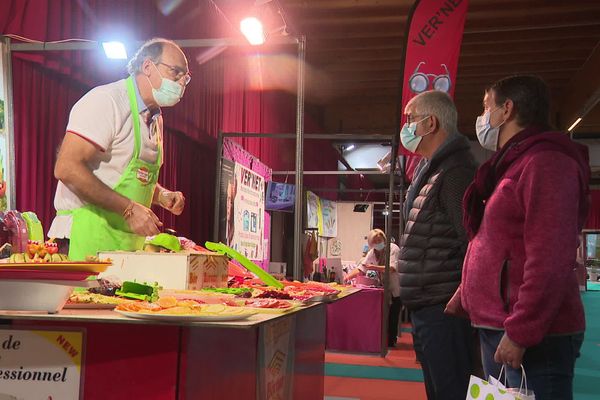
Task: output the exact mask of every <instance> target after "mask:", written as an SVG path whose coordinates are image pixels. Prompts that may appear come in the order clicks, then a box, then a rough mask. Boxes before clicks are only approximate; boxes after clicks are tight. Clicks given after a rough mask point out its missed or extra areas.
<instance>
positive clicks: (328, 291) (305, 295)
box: [238, 281, 340, 303]
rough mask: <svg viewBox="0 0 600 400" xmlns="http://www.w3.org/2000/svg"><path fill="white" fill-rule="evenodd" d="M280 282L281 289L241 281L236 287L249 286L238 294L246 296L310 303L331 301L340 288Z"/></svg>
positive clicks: (316, 284) (308, 283) (315, 283)
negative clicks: (246, 290)
mask: <svg viewBox="0 0 600 400" xmlns="http://www.w3.org/2000/svg"><path fill="white" fill-rule="evenodd" d="M282 283H283V285H284V287H283V289H277V288H273V287H270V286H264V285H256V284H247V283H243V284H240V285H238V287H240V288H250V289H252V291H251V292H249V293H244V294H241V295H238V296H243V297H248V298H265V299H279V300H295V301H299V302H303V303H311V302H323V301H332V300H334V299H335V298H336V297H337V296H338V295H339V294H340V290H338V289H336V288H333V287H331V286H330V285H327V284H325V283H320V282H289V281H284V282H282Z"/></svg>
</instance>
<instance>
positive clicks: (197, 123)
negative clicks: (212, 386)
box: [0, 0, 337, 243]
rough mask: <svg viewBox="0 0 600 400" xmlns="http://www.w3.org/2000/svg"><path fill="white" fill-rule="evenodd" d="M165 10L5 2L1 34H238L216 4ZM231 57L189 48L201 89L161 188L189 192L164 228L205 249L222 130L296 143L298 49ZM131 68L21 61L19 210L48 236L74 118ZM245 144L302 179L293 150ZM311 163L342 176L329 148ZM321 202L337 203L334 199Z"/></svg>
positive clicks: (176, 113) (74, 55) (177, 132)
mask: <svg viewBox="0 0 600 400" xmlns="http://www.w3.org/2000/svg"><path fill="white" fill-rule="evenodd" d="M167 3H168V2H150V1H147V0H127V1H123V0H87V1H85V2H82V1H74V0H52V1H50V0H4V2H3V4H2V6H3V12H2V13H0V32H2V33H3V34H17V35H21V36H25V37H29V38H32V39H36V40H42V41H49V40H62V39H66V38H88V39H98V38H100V37H102V35H103V32H107V31H108V32H111V31H112V32H122V35H124V37H127V35H129V36H128V37H129V38H131V39H133V40H145V39H148V38H150V37H154V36H164V37H168V38H174V39H190V38H209V37H230V36H231V35H232V29H233V27H232V25H230V24H229V23H228V22H227V21H225V20H224V18H223V16H222V14H220V13H219V12H218V11H217V10H216V9H215V8H214V7H213V5H212V3H211V2H210V1H208V0H206V1H205V0H199V1H184V2H182V3H180V6H179V7H177V8H175V9H174V10H168V9H164V8H161V7H160V6H157V5H156V4H158V5H160V4H167ZM175 3H176V2H175ZM131 50H132V49H130V51H131ZM222 50H223V49H218V48H217V49H205V48H204V49H203V48H194V49H185V52H186V54H187V56H188V59H189V62H190V69H191V73H192V81H191V83H190V85H189V86H188V88H187V90H186V95H185V96H184V98H183V100H182V101H181V103H180V104H178V105H177V106H176V107H173V108H169V109H165V110H164V118H165V165H164V167H163V170H162V171H161V179H160V181H161V183H162V184H164V185H165V187H168V188H170V189H174V190H180V191H182V192H184V194H185V195H186V200H187V207H186V210H185V212H184V214H183V215H182V216H181V217H177V218H176V217H174V216H172V215H170V214H168V213H164V212H161V211H157V212H158V213H159V217H160V218H161V219H162V220H163V222H164V224H165V227H170V228H174V229H176V230H177V231H178V232H179V233H180V234H182V235H185V236H188V237H190V238H191V239H193V240H196V241H197V242H200V243H202V242H203V241H205V240H207V239H209V238H210V232H211V226H212V220H213V218H212V215H213V201H214V200H213V196H214V176H215V164H216V156H217V155H216V150H215V149H216V146H215V144H216V140H215V138H216V137H217V133H218V131H219V130H223V131H238V132H240V131H241V132H289V133H293V132H295V121H296V116H295V110H296V97H295V94H294V93H295V90H296V86H295V85H296V70H295V64H294V62H295V61H294V60H295V51H296V49H295V47H294V46H291V49H287V50H285V51H281V52H280V53H278V52H277V51H276V50H275V51H274V50H273V49H268V50H269V51H270V54H271V55H265V54H257V53H256V50H254V49H253V50H252V52H254V53H252V52H251V53H250V54H248V53H247V50H246V53H244V52H242V53H240V52H239V51H236V50H235V49H227V50H226V51H224V52H222ZM221 52H222V54H221ZM124 68H125V63H124V62H120V61H115V62H109V61H107V60H106V59H105V58H104V55H103V54H101V53H100V52H94V51H76V52H40V53H14V54H13V81H14V87H13V92H14V99H15V107H14V108H15V153H16V154H15V158H16V177H17V182H16V186H17V187H16V195H17V209H19V210H21V211H26V210H32V211H35V212H36V213H38V215H39V217H40V219H41V220H42V222H43V223H44V227H45V228H46V230H47V229H48V228H49V226H50V223H51V221H52V218H53V217H54V208H53V204H52V200H53V195H54V190H55V187H56V180H55V179H54V177H53V166H54V162H55V157H56V150H57V148H58V146H59V144H60V141H61V140H62V137H63V136H64V130H65V127H66V124H67V120H68V113H69V110H70V109H71V107H72V106H73V104H74V103H75V102H76V101H77V100H78V99H79V98H80V97H81V96H82V95H83V94H84V93H85V92H86V91H87V90H89V89H90V88H91V87H93V86H95V85H98V84H103V83H107V82H111V81H114V80H117V79H121V78H123V77H125V76H126V74H125V72H124ZM280 71H285V74H283V75H282V74H280V73H279V72H280ZM307 109H308V110H310V107H309V106H308V105H307ZM311 115H317V114H316V113H315V114H311V113H310V111H309V112H307V117H306V121H305V131H306V132H311V133H314V132H319V127H318V123H317V122H316V121H317V119H315V118H312V117H311ZM241 142H242V144H243V145H244V147H245V148H246V149H247V150H248V151H250V152H251V153H253V154H254V155H256V156H257V157H258V158H260V159H261V160H262V161H263V162H264V163H265V164H267V165H269V166H271V167H272V168H273V169H274V170H280V169H287V170H293V169H294V163H295V151H294V145H295V142H294V140H274V139H257V138H246V139H243V140H241ZM304 157H305V169H307V170H309V169H320V170H323V169H329V170H335V169H336V168H337V161H336V160H337V155H336V153H335V151H334V149H333V148H332V147H331V146H330V144H329V143H324V142H323V141H318V142H317V141H307V142H306V143H305V153H304ZM278 178H279V179H278V180H283V179H284V177H278ZM288 181H293V176H290V177H289V179H288ZM305 183H306V185H307V186H309V187H311V186H312V187H327V186H331V187H337V177H336V176H325V177H309V176H307V177H306V178H305ZM322 196H323V197H325V198H331V199H335V198H336V194H335V193H331V192H330V193H323V194H322Z"/></svg>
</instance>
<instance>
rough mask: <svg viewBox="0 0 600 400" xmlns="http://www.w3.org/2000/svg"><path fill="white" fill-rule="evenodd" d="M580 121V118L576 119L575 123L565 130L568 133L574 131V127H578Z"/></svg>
mask: <svg viewBox="0 0 600 400" xmlns="http://www.w3.org/2000/svg"><path fill="white" fill-rule="evenodd" d="M581 120H582V118H581V117H579V118H577V119H576V120H575V122H573V125H571V126H570V127H569V129H567V130H568V131H569V132H571V131H572V130H573V129H575V127H576V126H577V125H579V123H580V122H581Z"/></svg>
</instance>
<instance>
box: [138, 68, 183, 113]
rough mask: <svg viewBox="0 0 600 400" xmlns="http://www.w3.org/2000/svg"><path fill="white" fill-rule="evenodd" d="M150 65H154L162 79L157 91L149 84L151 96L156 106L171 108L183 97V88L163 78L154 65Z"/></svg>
mask: <svg viewBox="0 0 600 400" xmlns="http://www.w3.org/2000/svg"><path fill="white" fill-rule="evenodd" d="M152 65H154V68H156V70H157V71H158V74H159V75H160V77H161V79H162V80H161V83H160V87H159V88H158V89H154V86H152V82H150V86H152V96H153V97H154V101H156V104H158V105H159V106H160V107H171V106H174V105H175V104H177V103H179V100H181V97H182V96H183V86H181V85H180V84H179V83H177V82H174V81H172V80H170V79H167V78H165V77H163V76H162V74H161V73H160V71H159V70H158V67H157V66H156V64H154V63H152ZM146 78H148V77H146ZM148 81H150V78H148Z"/></svg>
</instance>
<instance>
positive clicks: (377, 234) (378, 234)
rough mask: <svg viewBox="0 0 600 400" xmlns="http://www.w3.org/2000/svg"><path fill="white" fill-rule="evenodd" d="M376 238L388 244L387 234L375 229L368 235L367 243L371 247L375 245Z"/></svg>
mask: <svg viewBox="0 0 600 400" xmlns="http://www.w3.org/2000/svg"><path fill="white" fill-rule="evenodd" d="M376 238H382V239H383V241H384V242H387V238H386V236H385V232H383V231H382V230H381V229H373V230H372V231H370V232H369V234H368V235H367V243H369V245H370V244H371V243H373V240H375V239H376Z"/></svg>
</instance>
